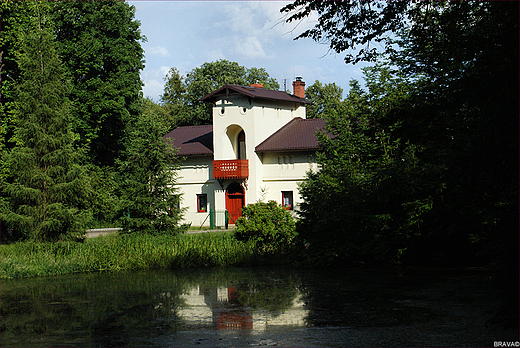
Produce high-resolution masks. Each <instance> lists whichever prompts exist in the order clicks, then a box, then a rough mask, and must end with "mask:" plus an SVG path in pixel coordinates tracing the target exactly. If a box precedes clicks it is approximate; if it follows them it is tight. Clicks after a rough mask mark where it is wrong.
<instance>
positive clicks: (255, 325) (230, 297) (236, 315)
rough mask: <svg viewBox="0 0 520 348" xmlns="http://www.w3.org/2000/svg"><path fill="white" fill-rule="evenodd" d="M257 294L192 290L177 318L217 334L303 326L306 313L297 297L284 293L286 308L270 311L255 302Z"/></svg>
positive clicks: (231, 289)
mask: <svg viewBox="0 0 520 348" xmlns="http://www.w3.org/2000/svg"><path fill="white" fill-rule="evenodd" d="M271 290H272V289H271ZM259 292H260V291H258V290H257V289H254V290H253V291H251V289H248V288H247V287H241V288H237V287H234V286H229V287H219V288H204V287H200V286H197V287H193V288H191V289H189V290H188V291H187V292H186V293H185V294H183V295H181V299H182V300H183V301H184V304H185V306H183V307H182V308H181V309H180V310H179V314H180V317H181V318H182V319H183V321H184V322H185V323H186V324H188V325H197V326H199V325H200V326H204V325H206V326H208V327H214V328H216V329H217V330H238V329H240V330H251V331H265V330H267V329H268V328H269V327H273V326H304V324H305V316H306V311H305V308H304V303H303V302H302V300H301V295H300V294H298V293H296V292H295V291H294V292H285V293H284V294H283V295H286V297H285V300H286V302H287V304H286V305H285V306H283V307H278V308H277V309H274V310H273V309H272V308H269V307H265V306H262V303H258V302H255V301H254V299H255V298H258V297H259V296H258V295H259ZM268 300H269V299H268ZM270 300H272V301H273V300H274V299H273V298H270ZM271 305H272V304H271Z"/></svg>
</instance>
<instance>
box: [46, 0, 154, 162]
mask: <svg viewBox="0 0 520 348" xmlns="http://www.w3.org/2000/svg"><path fill="white" fill-rule="evenodd" d="M134 12H135V9H134V7H133V6H129V5H128V4H127V3H126V2H124V1H120V0H116V1H56V2H55V8H54V9H53V11H52V14H53V19H54V21H55V23H56V27H57V30H56V41H57V42H58V45H59V50H60V54H61V56H62V59H63V61H64V62H65V64H66V66H67V72H68V74H69V76H70V78H71V79H72V83H73V88H72V90H71V92H70V95H69V98H70V99H71V100H72V101H73V102H74V103H75V108H74V109H73V115H74V118H73V120H74V123H73V125H74V130H75V131H76V132H77V133H79V134H80V136H81V142H82V144H83V145H84V146H86V147H87V148H88V149H89V160H90V161H91V162H92V163H94V164H97V165H102V166H105V165H113V164H114V161H115V159H116V158H117V157H118V156H119V154H120V152H121V151H123V150H124V143H123V137H124V136H125V131H127V130H128V127H129V126H131V125H132V124H133V123H134V122H135V120H136V119H137V115H138V112H139V103H140V99H141V95H140V94H141V87H142V85H143V83H142V82H141V79H140V76H139V74H140V72H141V69H143V68H144V52H143V49H142V47H141V41H143V40H144V38H143V37H142V36H141V32H140V30H139V25H140V24H139V22H138V21H137V20H135V19H134Z"/></svg>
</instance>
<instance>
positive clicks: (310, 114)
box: [305, 80, 343, 118]
mask: <svg viewBox="0 0 520 348" xmlns="http://www.w3.org/2000/svg"><path fill="white" fill-rule="evenodd" d="M305 98H306V99H307V100H309V101H310V102H312V105H311V106H310V107H309V108H308V110H307V118H321V117H322V115H323V113H324V112H326V111H328V110H332V109H334V108H336V107H338V106H339V104H340V103H341V101H342V99H343V89H342V88H341V87H339V86H337V85H336V84H335V83H327V84H325V85H323V84H322V83H321V82H320V81H318V80H316V81H314V83H313V84H312V85H310V86H309V87H308V88H307V89H306V91H305Z"/></svg>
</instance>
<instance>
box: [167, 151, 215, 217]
mask: <svg viewBox="0 0 520 348" xmlns="http://www.w3.org/2000/svg"><path fill="white" fill-rule="evenodd" d="M212 168H213V158H212V157H211V156H200V157H187V159H186V160H185V161H184V162H183V163H182V165H181V169H180V171H179V176H178V179H177V184H178V187H179V190H180V192H181V193H182V194H183V195H182V197H181V208H187V210H186V212H185V214H184V222H186V223H191V224H192V226H194V227H195V226H196V227H198V226H201V225H202V223H203V222H204V220H205V219H206V217H207V216H208V214H209V210H210V209H215V187H218V183H215V180H213V170H212ZM204 193H205V194H207V197H208V206H207V210H206V212H205V213H199V212H197V194H204ZM204 226H209V219H207V220H206V221H205V222H204Z"/></svg>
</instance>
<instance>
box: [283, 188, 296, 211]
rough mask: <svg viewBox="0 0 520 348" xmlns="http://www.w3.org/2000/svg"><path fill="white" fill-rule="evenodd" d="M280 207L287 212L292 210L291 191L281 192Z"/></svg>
mask: <svg viewBox="0 0 520 348" xmlns="http://www.w3.org/2000/svg"><path fill="white" fill-rule="evenodd" d="M282 205H283V206H284V207H285V209H287V210H293V208H294V205H293V192H292V191H282Z"/></svg>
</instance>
